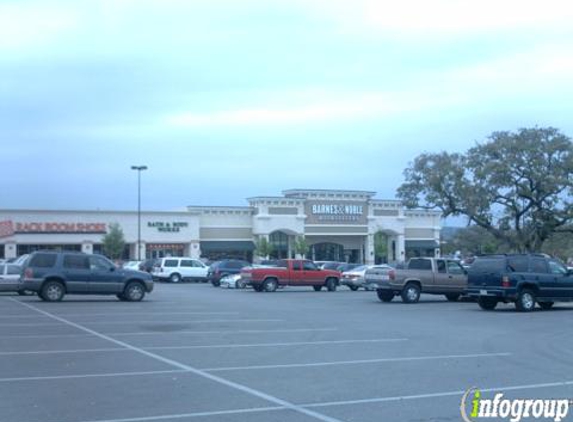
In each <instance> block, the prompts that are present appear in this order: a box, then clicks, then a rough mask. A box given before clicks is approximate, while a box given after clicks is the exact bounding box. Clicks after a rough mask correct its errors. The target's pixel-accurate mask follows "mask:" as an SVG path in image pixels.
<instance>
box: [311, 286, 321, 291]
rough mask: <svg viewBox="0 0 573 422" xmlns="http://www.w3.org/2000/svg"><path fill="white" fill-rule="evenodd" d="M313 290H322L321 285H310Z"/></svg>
mask: <svg viewBox="0 0 573 422" xmlns="http://www.w3.org/2000/svg"><path fill="white" fill-rule="evenodd" d="M312 288H313V289H314V291H315V292H320V291H321V290H322V286H312Z"/></svg>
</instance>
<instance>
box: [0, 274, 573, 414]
mask: <svg viewBox="0 0 573 422" xmlns="http://www.w3.org/2000/svg"><path fill="white" fill-rule="evenodd" d="M572 321H573V306H571V305H568V304H560V305H557V306H556V308H555V309H554V310H551V311H536V312H532V313H528V314H523V313H517V312H515V310H514V308H513V306H510V305H503V306H500V307H499V308H498V309H497V310H496V311H494V312H484V311H481V310H480V309H479V308H478V306H477V305H476V304H475V303H466V302H457V303H450V302H447V301H446V300H445V298H442V297H438V296H436V297H432V296H422V299H421V302H420V303H418V304H413V305H404V304H402V303H401V302H400V301H399V300H397V299H394V302H392V303H390V304H385V303H381V302H380V301H378V299H377V298H376V295H375V293H373V292H363V291H359V292H351V291H350V290H347V289H342V288H341V289H339V290H338V291H337V292H334V293H328V292H324V291H322V292H314V291H312V289H310V288H300V289H284V290H279V291H277V292H275V293H255V292H253V291H251V290H237V291H235V290H221V289H218V288H213V287H212V286H210V285H207V284H177V285H172V284H156V289H155V291H154V292H153V293H152V294H151V295H149V296H147V297H146V299H145V300H144V301H143V302H140V303H126V302H120V301H118V300H116V299H115V297H105V296H93V297H89V296H67V297H66V298H64V301H63V302H60V303H44V302H41V301H40V300H39V299H38V298H37V297H36V296H25V297H19V296H15V295H9V294H5V295H1V296H0V356H1V359H0V421H1V422H96V421H97V422H104V421H105V422H127V421H134V422H135V421H142V422H143V421H168V422H171V421H173V422H174V421H179V422H181V421H197V422H199V421H224V422H227V421H228V422H244V421H249V422H251V421H252V422H259V421H261V422H263V421H264V422H267V421H285V422H295V421H296V422H299V421H301V422H306V421H317V420H318V421H330V422H335V421H348V422H350V421H353V422H354V421H363V422H374V421H376V422H379V421H459V420H461V414H460V403H461V399H462V395H463V393H464V392H465V391H466V390H467V389H469V388H471V387H477V388H479V389H480V390H481V391H482V394H483V395H484V396H485V395H488V394H489V395H493V393H494V392H503V393H504V394H505V397H511V398H517V397H522V398H525V397H529V398H560V399H563V398H567V399H571V398H573V371H572V368H573V366H572V364H573V337H572V336H571V335H570V330H571V327H572ZM570 413H571V414H570V415H569V416H568V419H570V420H573V410H572V411H571V412H570ZM490 420H491V419H490ZM496 420H498V419H496Z"/></svg>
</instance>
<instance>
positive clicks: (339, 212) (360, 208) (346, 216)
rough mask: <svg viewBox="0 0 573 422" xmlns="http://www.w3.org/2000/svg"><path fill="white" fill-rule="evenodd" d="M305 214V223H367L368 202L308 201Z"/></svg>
mask: <svg viewBox="0 0 573 422" xmlns="http://www.w3.org/2000/svg"><path fill="white" fill-rule="evenodd" d="M306 215H307V221H306V223H307V224H321V223H324V224H367V216H368V204H367V203H365V202H327V201H308V202H307V203H306Z"/></svg>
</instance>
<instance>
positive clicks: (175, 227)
mask: <svg viewBox="0 0 573 422" xmlns="http://www.w3.org/2000/svg"><path fill="white" fill-rule="evenodd" d="M147 227H152V228H156V229H157V231H158V232H169V233H177V232H179V231H180V230H181V228H183V227H189V223H186V222H184V221H179V222H174V223H167V222H165V221H149V222H147Z"/></svg>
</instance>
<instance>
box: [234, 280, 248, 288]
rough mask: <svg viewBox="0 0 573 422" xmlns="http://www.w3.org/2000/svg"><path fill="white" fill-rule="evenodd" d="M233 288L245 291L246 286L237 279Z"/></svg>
mask: <svg viewBox="0 0 573 422" xmlns="http://www.w3.org/2000/svg"><path fill="white" fill-rule="evenodd" d="M235 288H236V289H246V288H247V284H246V283H245V281H244V280H242V279H238V280H237V282H236V283H235Z"/></svg>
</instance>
